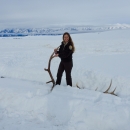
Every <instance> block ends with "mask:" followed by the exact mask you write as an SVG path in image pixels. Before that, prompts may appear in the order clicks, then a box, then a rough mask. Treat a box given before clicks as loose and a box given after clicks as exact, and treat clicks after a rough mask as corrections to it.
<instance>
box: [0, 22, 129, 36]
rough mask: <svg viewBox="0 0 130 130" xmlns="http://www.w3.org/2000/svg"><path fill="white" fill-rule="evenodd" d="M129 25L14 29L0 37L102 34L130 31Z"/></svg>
mask: <svg viewBox="0 0 130 130" xmlns="http://www.w3.org/2000/svg"><path fill="white" fill-rule="evenodd" d="M129 28H130V25H128V24H115V25H104V26H88V25H87V26H81V25H80V26H78V25H77V26H76V25H75V26H74V25H72V26H59V27H48V28H12V29H3V30H0V37H12V36H30V35H31V36H32V35H33V36H34V35H61V34H63V33H64V32H69V33H71V34H75V33H90V32H102V31H110V30H117V29H129Z"/></svg>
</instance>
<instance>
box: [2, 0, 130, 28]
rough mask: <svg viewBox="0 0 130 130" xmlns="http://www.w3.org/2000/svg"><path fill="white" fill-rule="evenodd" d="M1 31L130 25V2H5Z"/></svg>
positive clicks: (86, 0)
mask: <svg viewBox="0 0 130 130" xmlns="http://www.w3.org/2000/svg"><path fill="white" fill-rule="evenodd" d="M0 16H1V19H0V27H41V26H46V25H53V24H54V25H55V24H77V23H80V24H113V23H129V24H130V20H129V16H130V1H129V0H124V1H122V0H114V1H113V0H109V1H105V0H98V1H97V0H75V1H70V0H55V1H54V0H37V1H36V0H22V1H20V0H11V1H10V0H3V1H1V3H0Z"/></svg>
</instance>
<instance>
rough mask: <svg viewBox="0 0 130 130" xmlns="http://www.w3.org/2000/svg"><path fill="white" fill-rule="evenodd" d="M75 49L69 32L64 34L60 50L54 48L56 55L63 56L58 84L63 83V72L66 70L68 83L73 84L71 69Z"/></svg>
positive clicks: (58, 73)
mask: <svg viewBox="0 0 130 130" xmlns="http://www.w3.org/2000/svg"><path fill="white" fill-rule="evenodd" d="M74 51H75V47H74V43H73V41H72V38H71V36H70V34H69V33H68V32H65V33H64V34H63V41H62V42H61V45H60V48H59V51H57V49H54V52H55V56H56V57H58V56H59V57H60V58H61V62H60V64H59V68H58V72H57V80H56V85H57V84H59V85H60V83H61V78H62V74H63V72H64V70H65V73H66V82H67V85H70V86H72V78H71V70H72V67H73V60H72V54H73V53H74Z"/></svg>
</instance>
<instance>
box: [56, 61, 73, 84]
mask: <svg viewBox="0 0 130 130" xmlns="http://www.w3.org/2000/svg"><path fill="white" fill-rule="evenodd" d="M72 67H73V61H70V62H63V61H61V62H60V64H59V68H58V72H57V80H56V84H59V85H60V83H61V78H62V74H63V72H64V70H65V73H66V82H67V85H70V86H72V78H71V70H72Z"/></svg>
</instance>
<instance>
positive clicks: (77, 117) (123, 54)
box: [0, 29, 130, 130]
mask: <svg viewBox="0 0 130 130" xmlns="http://www.w3.org/2000/svg"><path fill="white" fill-rule="evenodd" d="M129 34H130V30H129V29H127V30H113V31H106V32H95V33H84V34H71V36H72V39H73V41H74V43H75V47H76V52H75V53H74V55H73V62H74V66H73V70H72V79H73V87H70V86H67V85H66V80H65V74H64V75H63V77H62V83H61V85H57V86H55V88H54V89H53V91H52V92H50V89H51V87H52V84H51V83H49V84H46V82H47V81H49V80H50V77H49V74H48V73H47V72H46V71H44V68H47V66H48V59H49V57H50V55H51V54H52V52H53V50H54V48H56V47H58V46H59V45H60V42H61V40H62V36H61V35H58V36H27V37H0V77H1V76H4V77H5V78H0V130H23V129H30V130H44V129H45V130H95V129H97V130H129V129H130V123H129V122H130V81H129V79H130V69H129V66H130V60H129V57H130V37H129ZM59 62H60V59H59V58H54V59H53V60H52V63H51V71H52V74H53V77H54V78H55V79H56V73H57V69H58V65H59ZM111 79H112V87H111V89H110V92H112V91H113V90H114V89H115V87H116V91H115V94H117V95H118V96H113V95H110V94H104V93H103V92H104V91H105V90H106V89H107V88H108V86H109V84H110V81H111ZM76 83H78V85H79V86H80V87H81V88H82V89H78V88H77V87H76ZM96 88H97V91H95V89H96Z"/></svg>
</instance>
